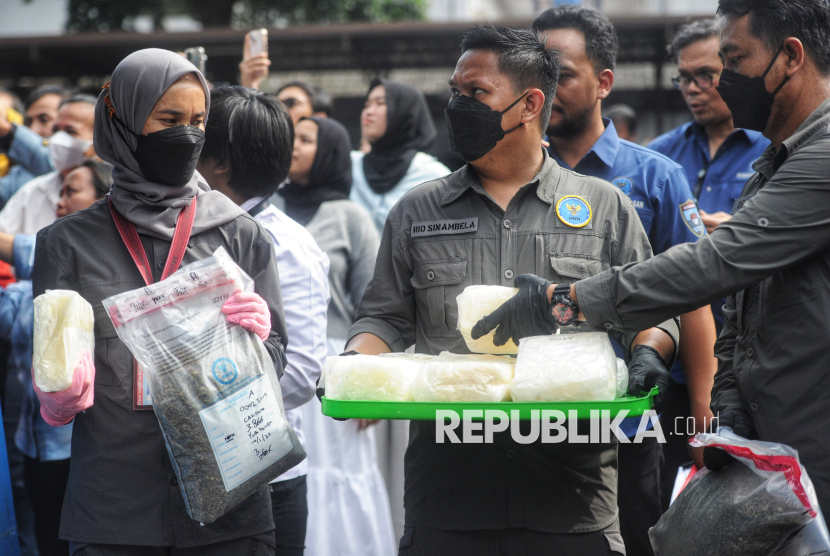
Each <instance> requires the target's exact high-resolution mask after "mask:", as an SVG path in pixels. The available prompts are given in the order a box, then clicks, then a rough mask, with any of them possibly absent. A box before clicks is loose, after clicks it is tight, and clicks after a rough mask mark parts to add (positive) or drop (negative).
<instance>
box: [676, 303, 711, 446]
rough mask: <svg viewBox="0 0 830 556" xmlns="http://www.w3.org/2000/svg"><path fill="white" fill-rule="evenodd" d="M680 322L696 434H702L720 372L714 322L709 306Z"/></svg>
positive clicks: (687, 315) (682, 350)
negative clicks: (718, 372)
mask: <svg viewBox="0 0 830 556" xmlns="http://www.w3.org/2000/svg"><path fill="white" fill-rule="evenodd" d="M680 322H681V323H682V326H681V328H680V345H681V348H680V360H681V361H682V362H683V373H684V375H685V376H686V386H687V388H688V390H689V403H690V406H691V410H692V417H694V418H695V432H703V431H704V430H705V428H706V427H707V426H708V425H709V422H710V421H711V419H712V411H711V409H710V408H709V404H710V403H711V401H712V387H713V386H714V384H715V373H716V372H717V370H718V364H717V361H718V360H717V359H715V352H714V346H715V341H716V340H717V337H716V333H715V320H714V319H713V318H712V310H711V308H710V307H709V306H708V305H707V306H705V307H701V308H700V309H698V310H696V311H692V312H691V313H686V314H685V315H681V317H680Z"/></svg>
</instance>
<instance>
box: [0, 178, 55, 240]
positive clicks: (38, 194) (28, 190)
mask: <svg viewBox="0 0 830 556" xmlns="http://www.w3.org/2000/svg"><path fill="white" fill-rule="evenodd" d="M62 185H63V179H62V178H61V175H60V172H58V171H54V172H49V173H48V174H43V175H42V176H38V177H36V178H34V179H33V180H31V181H29V182H27V183H26V185H24V186H23V187H21V188H20V189H19V190H18V191H17V193H15V194H14V195H12V197H11V199H9V201H8V202H7V203H6V206H4V207H3V210H2V211H0V232H3V233H6V234H36V233H37V232H39V231H40V229H41V228H45V227H46V226H48V225H50V224H52V223H53V222H54V221H55V220H57V219H58V216H57V214H56V213H55V211H56V210H57V208H58V201H59V200H60V198H61V186H62Z"/></svg>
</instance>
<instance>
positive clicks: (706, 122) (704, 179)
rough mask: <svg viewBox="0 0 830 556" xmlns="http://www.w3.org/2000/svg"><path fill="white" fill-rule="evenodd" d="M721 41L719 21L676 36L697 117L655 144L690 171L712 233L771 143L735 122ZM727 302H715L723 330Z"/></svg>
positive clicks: (672, 49) (680, 84)
mask: <svg viewBox="0 0 830 556" xmlns="http://www.w3.org/2000/svg"><path fill="white" fill-rule="evenodd" d="M719 44H720V25H719V23H718V22H717V21H716V20H714V19H706V20H703V21H695V22H693V23H689V24H686V25H684V26H683V27H681V28H680V31H678V33H677V35H676V36H675V37H674V39H672V42H671V44H670V45H669V55H670V56H671V57H672V59H673V60H674V61H675V62H677V63H678V75H677V76H676V77H675V78H674V79H672V82H673V83H674V86H675V88H676V89H678V90H679V91H680V92H681V93H682V94H683V100H685V101H686V105H687V106H688V107H689V110H691V111H692V116H693V117H694V120H693V121H691V122H689V123H687V124H683V125H682V126H680V127H678V128H677V129H674V130H672V131H670V132H668V133H666V134H664V135H661V136H660V137H658V138H657V139H655V140H654V141H653V142H652V143H651V144H650V145H649V147H650V148H652V149H654V150H655V151H657V152H659V153H662V154H664V155H666V156H668V157H669V158H671V159H672V160H674V161H675V162H677V163H678V164H680V165H681V166H683V168H684V169H685V170H686V175H687V176H688V178H689V184H690V185H691V186H692V194H693V195H694V196H695V199H696V200H697V203H698V207H699V208H700V217H701V219H702V220H703V224H704V225H705V226H706V230H707V231H708V232H709V233H712V232H713V231H714V230H715V228H717V227H718V226H719V225H720V224H722V223H723V222H725V221H727V220H729V218H730V215H731V214H732V208H733V205H734V204H735V201H736V200H737V199H739V198H740V196H741V191H742V190H743V188H744V184H745V183H746V181H747V180H748V179H749V178H750V177H751V176H752V175H753V174H754V173H755V171H754V170H753V169H752V163H753V162H755V161H756V160H757V159H758V157H760V156H761V154H763V152H764V149H766V148H767V147H768V146H769V140H767V139H766V138H765V137H764V136H763V135H761V134H760V133H758V132H757V131H749V130H745V129H735V126H733V125H732V113H731V112H729V108H727V107H726V103H725V102H723V99H721V98H720V95H719V94H718V92H717V91H716V90H715V87H717V85H718V82H719V77H720V72H721V70H722V69H723V64H722V63H721V61H720V58H718V45H719ZM724 301H725V300H719V301H717V302H716V303H713V304H712V313H713V314H714V316H715V323H716V325H717V329H718V333H720V329H721V327H722V325H723V314H722V312H721V308H722V307H723V304H724Z"/></svg>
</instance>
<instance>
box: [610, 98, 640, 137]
mask: <svg viewBox="0 0 830 556" xmlns="http://www.w3.org/2000/svg"><path fill="white" fill-rule="evenodd" d="M602 115H603V116H605V117H606V118H608V119H609V120H611V121H612V122H614V125H615V126H616V125H617V122H624V123H625V126H626V127H627V128H628V131H630V132H631V133H637V112H635V111H634V109H633V108H631V107H630V106H629V105H627V104H615V105H613V106H609V107H608V108H607V109H606V110H603V114H602Z"/></svg>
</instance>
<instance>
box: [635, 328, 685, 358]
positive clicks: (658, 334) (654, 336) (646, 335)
mask: <svg viewBox="0 0 830 556" xmlns="http://www.w3.org/2000/svg"><path fill="white" fill-rule="evenodd" d="M638 345H646V346H650V347H653V348H654V349H656V350H657V353H659V354H660V357H662V358H663V361H671V360H672V358H673V357H674V351H675V349H676V348H675V345H674V340H672V337H671V336H669V335H668V334H667V333H666V332H665V331H663V330H661V329H659V328H649V329H648V330H643V331H642V332H640V333H639V334H637V336H636V337H635V338H634V341H633V342H632V343H631V349H632V350H633V349H634V346H638Z"/></svg>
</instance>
